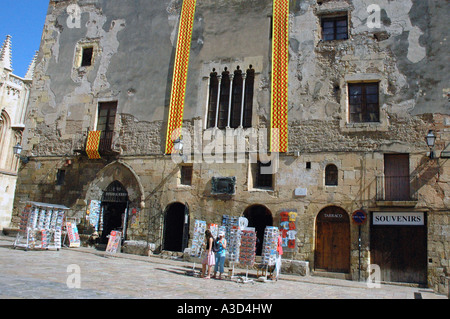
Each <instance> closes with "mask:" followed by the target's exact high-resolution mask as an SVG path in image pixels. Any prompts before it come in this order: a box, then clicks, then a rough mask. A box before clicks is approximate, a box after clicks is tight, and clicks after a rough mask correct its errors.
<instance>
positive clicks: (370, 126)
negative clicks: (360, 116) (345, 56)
mask: <svg viewBox="0 0 450 319" xmlns="http://www.w3.org/2000/svg"><path fill="white" fill-rule="evenodd" d="M374 82H378V89H379V96H378V103H379V108H380V111H379V122H362V123H352V122H350V111H349V110H350V109H349V107H350V104H349V95H348V84H349V83H374ZM386 87H387V83H386V79H384V78H383V77H382V76H381V75H380V74H376V73H357V74H348V75H346V76H344V77H343V78H342V79H341V80H340V88H341V99H340V105H341V114H340V117H341V120H340V123H339V126H340V128H341V130H342V131H343V132H362V131H369V132H375V131H382V132H386V131H388V126H389V123H388V116H387V113H386V109H385V107H384V94H383V92H384V88H386Z"/></svg>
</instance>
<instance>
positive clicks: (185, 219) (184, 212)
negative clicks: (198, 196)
mask: <svg viewBox="0 0 450 319" xmlns="http://www.w3.org/2000/svg"><path fill="white" fill-rule="evenodd" d="M188 238H189V208H188V206H187V205H185V204H182V203H172V204H170V205H169V206H167V208H166V211H165V214H164V237H163V239H164V242H163V250H168V251H179V252H182V251H183V250H184V249H185V248H186V247H187V243H188Z"/></svg>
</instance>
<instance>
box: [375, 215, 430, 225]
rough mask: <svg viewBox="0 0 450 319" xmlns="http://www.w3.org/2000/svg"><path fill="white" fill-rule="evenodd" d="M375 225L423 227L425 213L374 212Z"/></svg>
mask: <svg viewBox="0 0 450 319" xmlns="http://www.w3.org/2000/svg"><path fill="white" fill-rule="evenodd" d="M372 216H373V225H398V226H408V225H410V226H422V225H424V223H425V219H424V213H417V212H395V213H394V212H373V213H372Z"/></svg>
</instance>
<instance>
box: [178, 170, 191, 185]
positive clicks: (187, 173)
mask: <svg viewBox="0 0 450 319" xmlns="http://www.w3.org/2000/svg"><path fill="white" fill-rule="evenodd" d="M180 174H181V175H180V184H181V185H188V186H191V185H192V166H181V170H180Z"/></svg>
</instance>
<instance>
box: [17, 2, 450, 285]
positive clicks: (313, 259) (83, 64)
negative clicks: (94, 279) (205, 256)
mask: <svg viewBox="0 0 450 319" xmlns="http://www.w3.org/2000/svg"><path fill="white" fill-rule="evenodd" d="M373 2H375V4H376V6H375V7H374V6H371V5H373ZM182 4H183V1H181V0H164V1H159V0H158V1H148V0H145V1H128V0H120V1H119V0H117V1H116V0H104V1H87V0H79V1H74V0H72V1H69V0H68V1H50V5H49V11H48V15H47V19H46V23H45V27H44V32H43V37H42V42H41V47H40V51H39V55H38V58H37V65H36V72H35V79H34V82H33V89H32V91H31V95H30V103H29V111H28V116H27V122H26V127H27V129H26V131H25V134H24V149H25V151H26V152H27V154H28V156H29V157H30V162H29V163H27V164H26V165H23V166H22V169H21V171H20V173H19V176H20V178H19V184H18V189H17V192H16V201H15V203H16V205H15V216H16V217H17V216H18V214H19V213H20V210H21V208H22V207H21V202H24V201H26V200H34V201H40V202H50V203H57V204H63V205H66V206H68V207H71V212H70V214H71V216H72V217H78V218H79V219H80V220H81V221H82V223H86V214H87V213H86V212H87V211H88V210H89V207H90V205H91V203H93V201H94V203H95V201H98V202H97V203H99V205H100V206H101V208H102V209H103V219H104V220H103V228H101V227H100V229H99V230H100V231H102V230H103V231H104V232H109V230H111V229H112V228H120V227H124V228H125V230H124V231H125V240H126V241H125V246H127V244H128V246H132V244H133V243H139V242H144V243H145V244H146V245H149V247H150V248H151V249H152V250H154V251H156V252H160V251H182V250H183V248H186V247H188V246H189V244H190V242H189V240H190V239H192V238H191V237H192V232H193V227H194V221H195V220H197V219H200V220H205V221H207V222H208V223H218V224H221V221H222V216H223V215H230V216H245V217H247V218H248V220H249V225H250V226H254V227H256V229H257V231H259V234H260V235H261V234H262V232H263V231H264V227H265V226H267V225H273V226H280V224H281V222H282V221H281V217H280V216H281V213H283V212H291V213H294V214H292V220H291V224H290V226H289V227H290V228H291V229H289V230H294V232H291V233H290V234H291V235H292V236H293V237H292V238H291V239H290V243H289V246H288V247H286V249H285V254H284V256H283V257H284V258H285V259H286V260H288V259H292V260H300V261H306V262H308V263H309V268H310V269H311V270H312V271H314V272H317V273H319V272H323V273H343V274H345V275H346V276H347V277H350V278H352V279H354V280H359V279H365V278H367V277H368V276H369V265H371V264H378V265H379V267H380V270H379V274H380V276H381V280H383V281H402V282H405V281H406V282H414V283H421V284H428V285H429V286H431V287H433V288H434V289H436V290H439V291H443V290H444V289H445V281H444V278H445V276H448V275H449V268H450V264H449V263H450V258H449V253H450V249H449V242H450V220H449V207H450V185H449V180H450V164H449V162H448V155H449V153H448V152H449V150H448V144H449V141H450V104H449V95H448V94H449V91H450V89H449V88H448V86H449V82H448V80H449V76H448V74H449V72H448V65H447V64H446V63H445V61H446V59H447V52H448V41H447V39H446V35H447V33H448V32H447V31H448V26H447V23H446V21H447V20H446V18H447V13H448V10H449V6H448V4H446V3H444V2H435V1H412V0H402V1H387V0H386V1H385V0H377V1H365V0H345V1H325V0H324V1H316V0H302V1H289V61H288V62H289V69H288V70H289V71H288V73H289V74H288V75H289V86H288V151H287V152H283V153H279V154H278V153H277V154H274V153H269V154H270V158H271V159H272V161H271V162H270V167H271V169H272V170H270V173H271V174H262V173H261V172H263V170H264V169H266V168H267V167H266V165H265V162H267V161H266V160H267V157H265V155H266V150H267V149H268V147H269V145H268V138H267V137H268V136H269V135H270V134H269V133H270V132H269V130H268V128H269V127H270V121H271V72H272V71H271V70H272V65H271V64H272V55H271V47H272V40H273V34H272V30H273V28H272V19H273V16H272V13H273V0H257V1H256V0H251V1H249V0H245V1H243V0H227V1H219V2H218V1H210V0H205V1H197V3H196V11H195V17H194V24H193V32H192V40H191V47H190V60H189V69H188V75H187V83H186V98H185V102H184V114H183V143H184V147H183V152H182V154H171V155H170V154H165V145H166V132H167V126H168V115H169V112H170V110H169V104H170V97H171V88H172V80H173V74H174V68H175V67H176V66H175V63H174V59H175V55H176V48H177V32H178V24H179V19H180V15H181V10H182ZM230 75H231V76H230ZM222 98H223V99H222ZM223 101H225V102H223ZM239 101H241V103H239ZM227 103H229V104H228V107H229V108H228V110H227V108H226V106H227ZM215 107H216V108H215ZM235 108H236V109H235ZM239 113H240V114H239ZM227 117H228V118H227ZM90 131H102V132H103V133H102V134H103V135H102V136H101V138H100V148H99V150H100V156H101V158H100V159H90V158H89V157H88V156H87V155H86V151H85V150H86V139H87V137H88V134H89V133H88V132H90ZM429 131H432V132H433V133H434V134H435V136H436V142H435V146H434V149H433V152H434V157H433V158H430V156H429V152H430V150H429V148H428V147H427V144H426V143H425V136H426V135H427V133H428V132H429ZM258 143H259V144H258ZM255 145H256V148H255ZM221 183H222V184H221ZM224 185H225V186H224ZM221 186H224V187H225V188H230V189H231V191H229V192H228V193H227V192H226V191H225V192H222V191H220V187H221ZM357 210H362V211H363V212H364V213H365V214H366V216H367V220H366V222H365V223H364V224H362V225H361V226H358V225H357V224H356V223H355V222H353V221H352V214H353V212H355V211H357ZM126 211H127V212H128V213H127V214H125V218H124V219H122V217H123V215H122V214H124V213H125V212H126ZM124 220H125V221H126V223H124V222H123V221H124ZM106 225H109V226H106ZM124 225H125V226H124ZM84 229H88V227H84V226H83V224H80V230H81V231H84ZM86 231H87V230H86ZM90 231H91V232H92V229H91V230H90ZM396 242H399V244H395V245H394V244H393V243H396ZM146 247H147V246H146ZM125 248H126V247H125ZM130 249H131V248H130ZM399 269H400V270H399Z"/></svg>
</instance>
